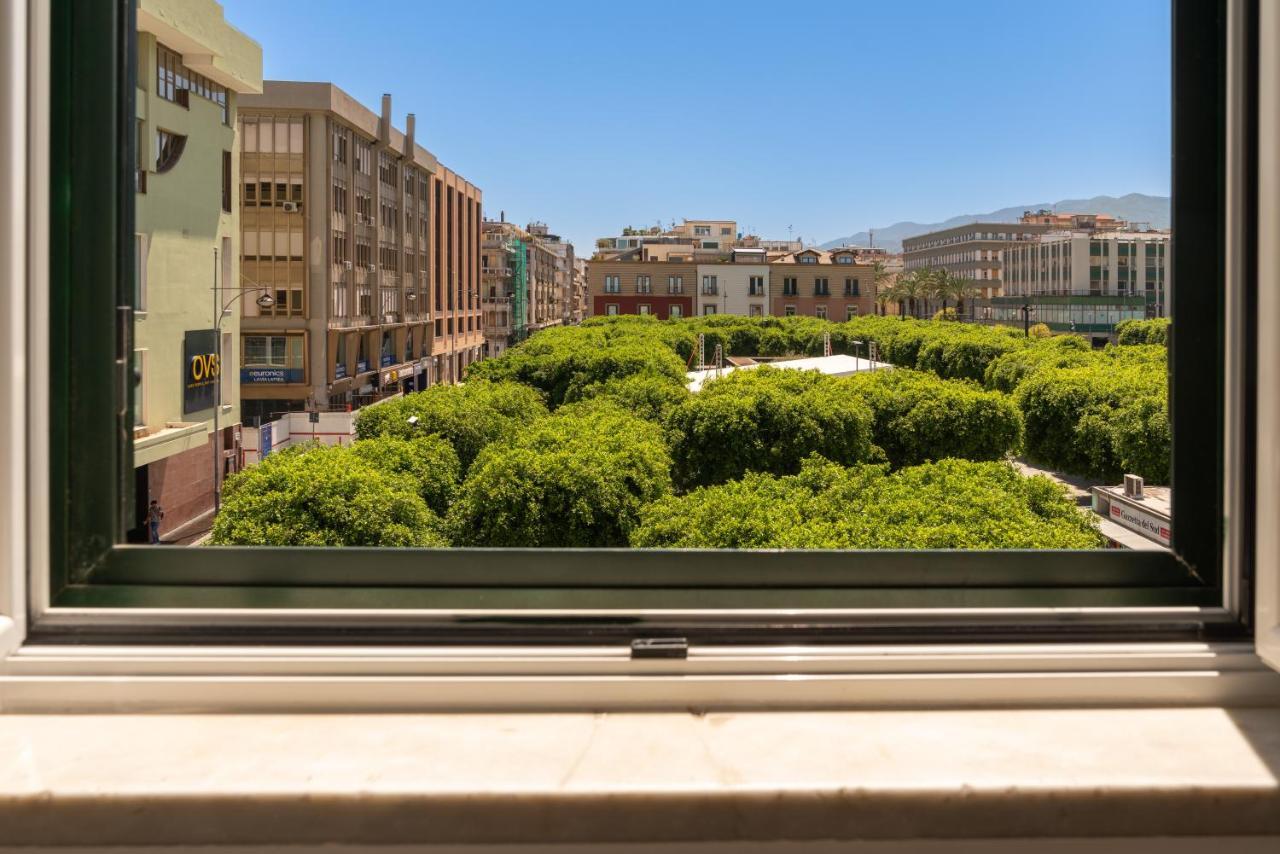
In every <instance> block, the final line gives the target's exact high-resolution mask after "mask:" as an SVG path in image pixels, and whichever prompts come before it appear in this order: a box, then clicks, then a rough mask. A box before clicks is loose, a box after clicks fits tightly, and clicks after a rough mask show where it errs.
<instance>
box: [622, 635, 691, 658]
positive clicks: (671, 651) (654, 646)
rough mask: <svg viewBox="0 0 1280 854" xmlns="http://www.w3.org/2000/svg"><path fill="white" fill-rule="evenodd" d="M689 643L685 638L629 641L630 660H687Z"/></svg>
mask: <svg viewBox="0 0 1280 854" xmlns="http://www.w3.org/2000/svg"><path fill="white" fill-rule="evenodd" d="M688 657H689V641H688V640H687V639H685V638H636V639H635V640H633V641H631V659H632V660H633V661H634V660H636V659H638V658H688Z"/></svg>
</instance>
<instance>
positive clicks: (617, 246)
mask: <svg viewBox="0 0 1280 854" xmlns="http://www.w3.org/2000/svg"><path fill="white" fill-rule="evenodd" d="M737 240H738V224H737V222H735V221H734V220H731V219H686V220H684V221H683V222H681V223H680V224H679V225H676V224H675V223H674V222H673V223H672V224H671V227H670V228H666V229H664V228H662V227H661V226H651V227H649V228H631V227H630V226H628V227H627V228H624V229H623V230H622V234H621V235H619V236H615V237H602V238H600V239H599V240H597V241H596V249H597V250H599V251H602V252H605V253H607V254H613V253H616V252H628V251H629V250H637V249H640V248H642V247H652V246H655V245H671V246H675V247H678V248H677V249H676V250H668V251H678V252H687V253H690V254H693V253H695V252H696V253H697V254H698V255H701V256H702V257H703V258H704V259H705V258H708V257H709V256H715V255H723V254H726V253H728V252H729V250H730V249H732V248H733V247H734V246H735V245H737ZM636 260H648V259H646V258H644V257H643V256H639V257H637V258H636ZM652 260H667V259H666V258H661V259H659V258H654V259H652ZM681 260H684V259H681Z"/></svg>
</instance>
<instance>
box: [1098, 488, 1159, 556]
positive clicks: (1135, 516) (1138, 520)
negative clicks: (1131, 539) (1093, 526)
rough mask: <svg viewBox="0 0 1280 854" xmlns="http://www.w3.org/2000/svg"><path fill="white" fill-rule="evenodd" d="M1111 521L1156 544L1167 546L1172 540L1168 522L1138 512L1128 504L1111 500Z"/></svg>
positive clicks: (1146, 513) (1143, 511)
mask: <svg viewBox="0 0 1280 854" xmlns="http://www.w3.org/2000/svg"><path fill="white" fill-rule="evenodd" d="M1109 515H1110V516H1111V521H1112V522H1115V523H1117V524H1119V525H1124V526H1125V527H1126V528H1129V529H1131V530H1134V531H1137V532H1138V533H1139V534H1142V535H1144V536H1145V537H1147V539H1150V540H1155V541H1156V542H1158V543H1163V544H1164V545H1166V546H1167V545H1169V544H1170V541H1171V540H1172V532H1171V531H1170V528H1169V520H1168V519H1162V518H1160V517H1159V516H1156V515H1154V514H1152V513H1148V512H1147V511H1145V510H1139V509H1138V508H1137V507H1133V506H1131V505H1128V504H1122V503H1121V502H1119V501H1116V500H1115V499H1114V498H1113V499H1111V510H1110V514H1109Z"/></svg>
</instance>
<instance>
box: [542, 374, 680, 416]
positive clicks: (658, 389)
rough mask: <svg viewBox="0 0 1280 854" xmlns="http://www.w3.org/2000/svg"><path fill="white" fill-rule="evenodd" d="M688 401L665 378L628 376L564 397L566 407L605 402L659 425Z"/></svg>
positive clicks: (576, 387) (580, 388) (572, 390)
mask: <svg viewBox="0 0 1280 854" xmlns="http://www.w3.org/2000/svg"><path fill="white" fill-rule="evenodd" d="M688 399H689V390H688V389H687V388H685V385H684V383H683V381H680V380H674V379H672V378H671V377H669V376H667V375H666V374H652V373H643V374H630V375H629V376H625V377H615V378H613V379H608V380H605V381H604V382H593V383H588V384H585V385H573V386H571V387H570V388H569V391H568V393H567V394H566V396H565V402H566V403H573V402H577V401H585V400H607V401H610V402H612V403H615V404H617V405H618V406H619V407H621V408H622V409H625V410H627V411H628V412H630V413H632V414H634V415H638V416H640V417H641V418H647V419H649V420H650V421H658V422H661V421H663V420H665V419H666V417H667V415H668V414H669V413H670V412H671V410H672V409H674V408H675V407H677V406H679V405H680V404H681V403H684V402H685V401H686V400H688Z"/></svg>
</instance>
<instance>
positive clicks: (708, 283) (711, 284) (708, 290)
mask: <svg viewBox="0 0 1280 854" xmlns="http://www.w3.org/2000/svg"><path fill="white" fill-rule="evenodd" d="M702 292H703V293H704V294H706V295H707V296H715V295H716V294H718V293H719V292H720V286H719V284H718V283H717V282H716V277H715V276H703V277H702Z"/></svg>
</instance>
